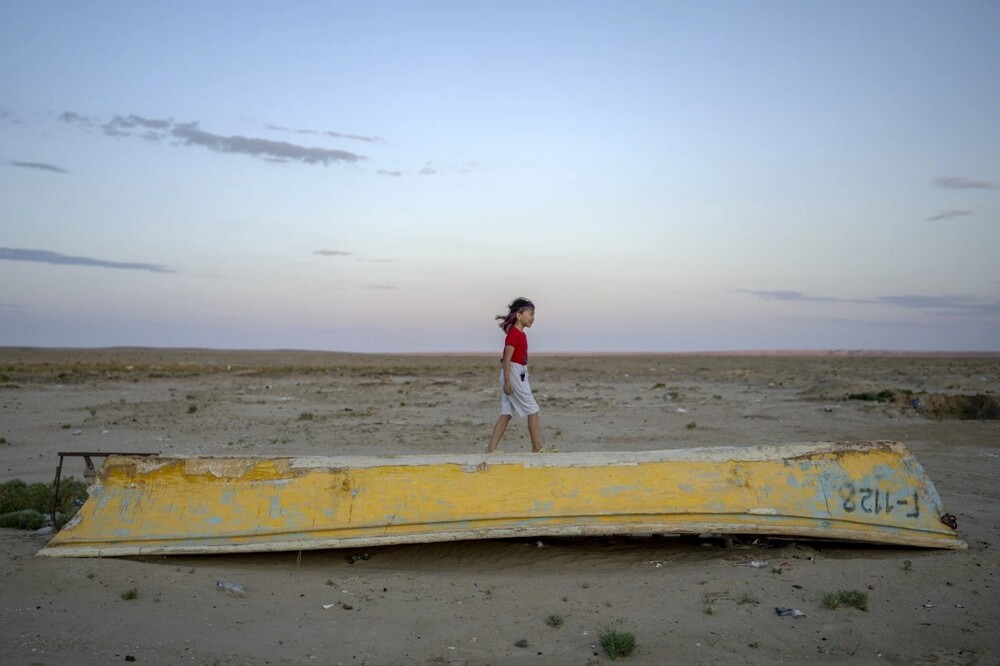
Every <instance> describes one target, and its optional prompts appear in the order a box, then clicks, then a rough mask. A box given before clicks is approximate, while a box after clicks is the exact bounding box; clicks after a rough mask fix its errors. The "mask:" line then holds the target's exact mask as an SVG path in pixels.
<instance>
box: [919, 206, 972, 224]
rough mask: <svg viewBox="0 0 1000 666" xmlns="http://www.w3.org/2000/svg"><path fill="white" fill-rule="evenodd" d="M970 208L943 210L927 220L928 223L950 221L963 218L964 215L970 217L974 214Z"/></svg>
mask: <svg viewBox="0 0 1000 666" xmlns="http://www.w3.org/2000/svg"><path fill="white" fill-rule="evenodd" d="M975 212H976V211H974V210H973V209H971V208H954V209H952V210H944V211H941V212H940V213H938V214H936V215H931V216H930V217H928V218H927V221H928V222H936V221H938V220H951V219H954V218H956V217H964V216H966V215H972V214H973V213H975Z"/></svg>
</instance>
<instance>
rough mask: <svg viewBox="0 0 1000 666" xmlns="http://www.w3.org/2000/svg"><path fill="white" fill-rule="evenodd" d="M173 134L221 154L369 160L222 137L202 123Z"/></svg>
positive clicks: (319, 160)
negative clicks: (201, 127)
mask: <svg viewBox="0 0 1000 666" xmlns="http://www.w3.org/2000/svg"><path fill="white" fill-rule="evenodd" d="M171 134H172V135H173V136H174V137H175V138H177V139H179V140H180V141H181V142H182V143H183V144H184V145H188V146H202V147H204V148H208V149H209V150H211V151H214V152H217V153H236V154H243V155H250V156H251V157H260V158H270V159H277V160H292V161H298V162H302V163H304V164H324V165H326V164H330V163H331V162H357V161H358V160H363V159H366V158H365V157H363V156H361V155H356V154H354V153H352V152H348V151H346V150H330V149H327V148H311V147H308V146H299V145H296V144H294V143H288V142H285V141H270V140H268V139H255V138H252V137H245V136H238V135H236V136H222V135H220V134H212V133H210V132H206V131H204V130H202V129H200V128H199V127H198V123H185V124H181V125H175V126H174V128H173V129H172V130H171Z"/></svg>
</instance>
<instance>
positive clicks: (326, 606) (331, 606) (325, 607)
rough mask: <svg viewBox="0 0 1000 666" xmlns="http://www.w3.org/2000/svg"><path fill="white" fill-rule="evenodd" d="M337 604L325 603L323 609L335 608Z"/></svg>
mask: <svg viewBox="0 0 1000 666" xmlns="http://www.w3.org/2000/svg"><path fill="white" fill-rule="evenodd" d="M336 605H337V604H323V610H330V609H331V608H333V607H334V606H336Z"/></svg>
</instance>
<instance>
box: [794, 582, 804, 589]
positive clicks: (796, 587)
mask: <svg viewBox="0 0 1000 666" xmlns="http://www.w3.org/2000/svg"><path fill="white" fill-rule="evenodd" d="M792 587H794V588H795V589H796V590H801V589H802V586H801V585H799V584H798V583H794V584H793V585H792Z"/></svg>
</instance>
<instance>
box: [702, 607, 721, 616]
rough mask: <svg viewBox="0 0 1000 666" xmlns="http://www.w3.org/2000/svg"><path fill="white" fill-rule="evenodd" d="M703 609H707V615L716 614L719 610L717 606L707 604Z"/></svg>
mask: <svg viewBox="0 0 1000 666" xmlns="http://www.w3.org/2000/svg"><path fill="white" fill-rule="evenodd" d="M702 610H703V611H705V615H715V614H716V612H718V611H716V610H715V606H705V608H703V609H702Z"/></svg>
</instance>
